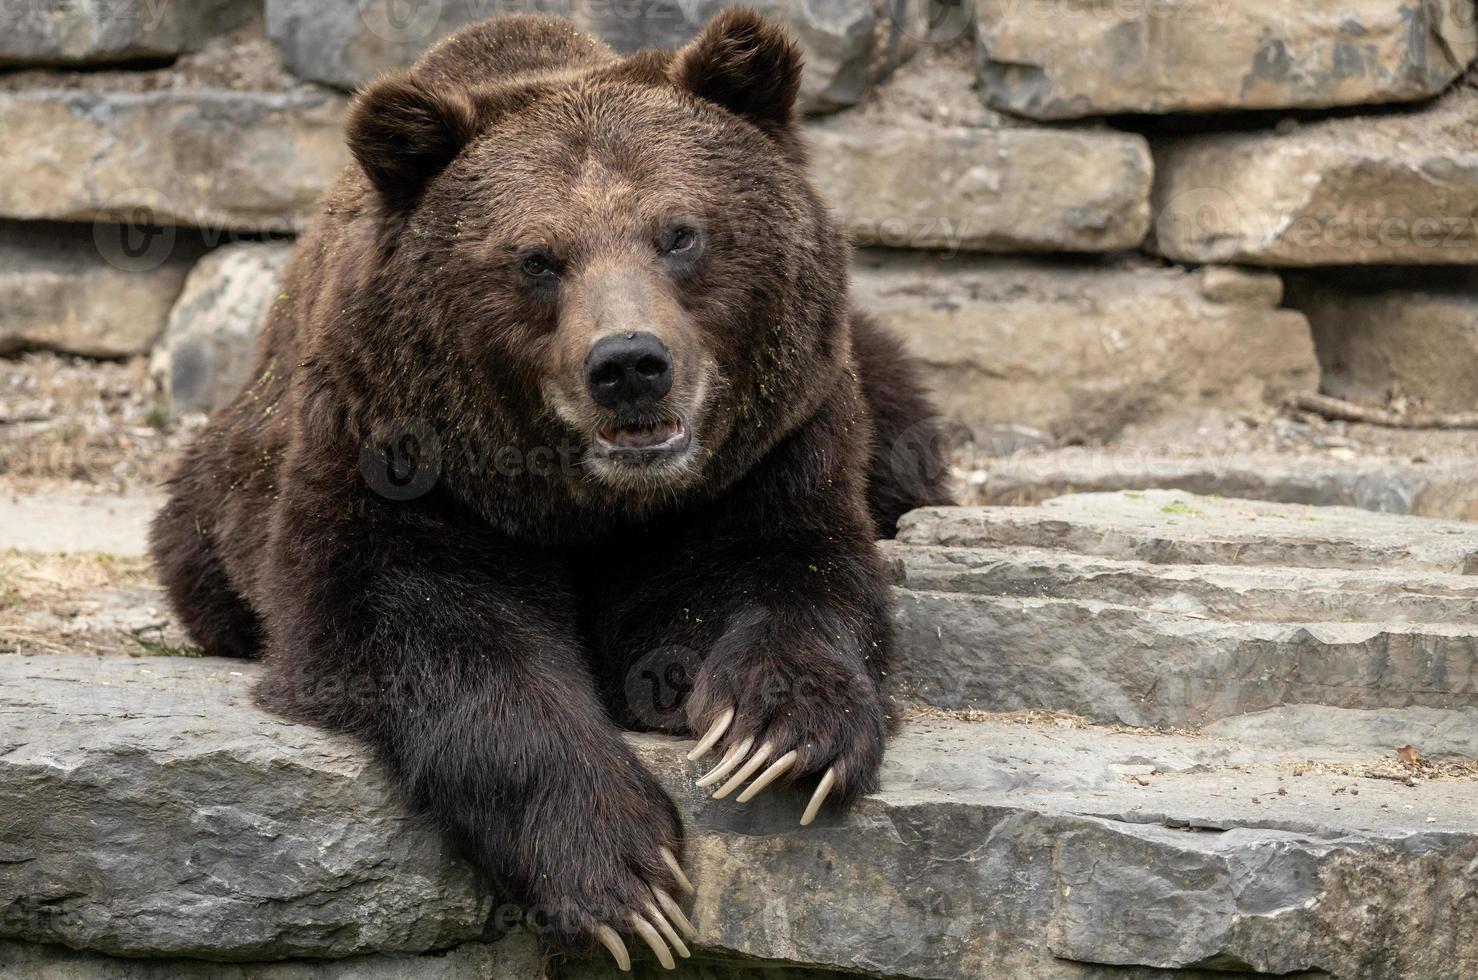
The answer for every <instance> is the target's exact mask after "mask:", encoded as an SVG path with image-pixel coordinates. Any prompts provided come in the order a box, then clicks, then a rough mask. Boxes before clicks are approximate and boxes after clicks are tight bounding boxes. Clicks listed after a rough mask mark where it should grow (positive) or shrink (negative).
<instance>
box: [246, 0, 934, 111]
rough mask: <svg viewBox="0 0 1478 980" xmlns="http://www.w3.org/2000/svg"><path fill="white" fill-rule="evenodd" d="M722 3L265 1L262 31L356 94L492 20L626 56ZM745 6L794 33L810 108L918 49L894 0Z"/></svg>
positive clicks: (853, 94) (310, 70)
mask: <svg viewBox="0 0 1478 980" xmlns="http://www.w3.org/2000/svg"><path fill="white" fill-rule="evenodd" d="M724 6H725V3H724V2H723V0H646V2H642V3H595V4H589V3H575V2H571V0H500V2H492V3H489V2H479V3H425V4H420V5H418V6H414V7H408V6H402V5H399V4H397V3H396V2H395V0H367V2H361V0H267V31H268V33H269V34H270V35H271V36H272V39H273V40H274V41H275V42H276V43H277V45H278V47H279V48H280V49H281V51H282V55H283V60H284V61H285V62H286V63H287V66H288V68H289V69H291V70H292V71H293V73H294V74H296V75H298V76H300V77H302V78H307V79H311V80H313V81H318V82H326V83H328V84H330V85H336V86H339V87H341V88H355V87H358V86H359V85H361V84H363V83H364V82H366V81H368V80H369V79H371V78H373V77H375V76H376V75H378V74H380V73H381V72H385V71H389V70H392V69H395V68H400V67H403V66H405V65H408V64H410V63H411V62H413V61H415V59H416V58H417V57H419V56H420V54H421V53H422V52H424V51H425V50H426V49H428V48H430V47H431V46H432V45H433V44H434V43H435V42H436V41H438V40H440V39H441V38H443V37H445V36H446V35H448V34H450V33H451V32H452V31H454V30H456V29H457V28H458V27H461V26H463V25H464V24H468V23H471V22H472V21H475V20H480V19H482V18H483V17H486V16H489V15H491V14H496V13H516V12H527V11H540V12H546V13H555V14H560V15H563V16H566V17H569V18H571V20H572V21H574V23H575V25H576V26H577V27H579V28H580V29H582V30H586V31H589V32H590V33H592V34H595V35H596V36H597V37H600V38H603V39H604V40H606V41H607V42H608V43H610V44H611V46H612V47H614V48H615V49H616V50H618V51H621V52H624V53H630V52H632V51H636V50H637V49H639V48H643V47H652V46H656V45H660V46H670V45H677V44H681V43H683V42H684V41H687V40H689V39H690V38H692V37H693V36H694V35H695V34H697V33H698V31H699V30H700V29H701V28H702V27H703V25H704V24H705V23H707V22H708V19H709V18H710V17H711V16H713V14H715V13H716V12H718V11H719V10H721V9H722V8H723V7H724ZM750 6H752V7H754V8H756V9H758V10H760V11H761V12H763V13H767V14H771V15H773V16H775V17H777V18H779V19H780V20H781V21H783V22H784V23H785V24H786V25H787V26H789V27H790V29H791V30H792V31H794V32H795V34H796V38H797V40H799V41H800V43H801V46H802V48H803V49H804V51H805V55H806V75H805V78H804V80H803V82H802V88H801V99H802V104H803V105H804V106H805V107H806V108H807V109H811V110H826V109H835V108H839V107H841V106H847V105H852V104H854V103H856V102H857V101H858V100H860V99H861V98H862V96H863V95H864V93H865V92H866V91H867V87H868V85H869V83H870V81H871V80H872V79H873V78H874V77H875V76H876V75H877V74H879V73H880V72H881V71H885V70H886V69H887V68H889V67H891V66H892V65H893V64H896V63H897V62H898V61H900V60H901V59H902V58H904V57H906V56H907V54H909V53H910V52H911V51H912V50H913V48H915V47H916V46H917V44H918V41H919V40H920V39H921V37H922V34H923V31H924V23H923V21H922V19H921V7H920V5H918V4H914V3H906V2H901V0H878V2H875V3H873V2H862V3H810V2H799V0H760V2H757V3H752V4H750Z"/></svg>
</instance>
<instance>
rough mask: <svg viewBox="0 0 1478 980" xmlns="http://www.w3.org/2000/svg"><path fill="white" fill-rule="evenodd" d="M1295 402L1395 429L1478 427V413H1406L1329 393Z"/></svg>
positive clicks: (1332, 416)
mask: <svg viewBox="0 0 1478 980" xmlns="http://www.w3.org/2000/svg"><path fill="white" fill-rule="evenodd" d="M1293 404H1294V406H1295V407H1297V408H1301V409H1303V410H1304V411H1306V412H1314V413H1315V414H1318V415H1322V416H1324V417H1325V418H1327V419H1338V420H1340V421H1343V422H1368V423H1370V424H1371V425H1384V426H1386V427H1388V428H1392V429H1478V412H1453V413H1450V414H1436V413H1431V412H1411V413H1409V414H1403V413H1399V412H1392V411H1388V410H1387V409H1384V408H1374V407H1371V406H1369V405H1360V404H1357V403H1355V402H1349V401H1345V400H1344V399H1343V398H1332V397H1330V396H1329V395H1315V394H1302V395H1295V396H1294V398H1293Z"/></svg>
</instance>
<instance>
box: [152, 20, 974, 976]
mask: <svg viewBox="0 0 1478 980" xmlns="http://www.w3.org/2000/svg"><path fill="white" fill-rule="evenodd" d="M799 73H800V57H799V53H798V51H797V49H796V48H795V46H794V44H793V43H792V42H791V41H790V40H789V38H788V37H787V36H786V35H785V34H784V33H783V32H782V31H780V30H779V29H778V28H776V27H774V26H773V25H771V24H769V23H768V22H766V21H764V20H763V19H761V18H760V17H758V16H757V15H754V14H752V13H748V12H745V11H730V12H727V13H725V14H722V15H720V16H719V17H718V18H716V19H715V21H714V22H713V23H712V24H710V25H709V27H708V28H707V30H706V31H705V32H704V34H703V35H702V36H701V37H700V38H699V39H697V40H696V41H694V42H693V43H692V44H690V45H688V46H687V47H685V48H683V49H681V50H680V51H677V52H670V51H652V52H643V53H641V54H638V55H636V56H634V57H632V58H630V59H625V60H622V59H619V58H617V57H616V56H615V55H614V54H612V53H611V52H610V51H609V49H607V48H605V46H604V45H602V44H600V43H599V42H596V41H593V40H591V39H590V38H588V37H585V36H583V35H581V34H579V33H578V32H575V31H574V30H573V29H572V28H571V27H570V26H569V25H568V24H567V23H565V22H563V21H560V20H557V19H552V18H537V17H514V18H504V19H495V20H490V21H485V22H482V23H480V24H475V25H472V26H470V27H468V28H465V29H464V30H463V31H461V32H459V33H458V34H457V35H455V36H454V37H453V38H451V39H449V40H448V41H446V42H444V43H443V44H441V45H440V46H438V47H437V48H436V49H434V50H433V51H432V52H431V53H429V54H428V55H427V56H426V57H425V58H424V59H423V60H422V61H421V63H420V64H418V65H417V66H416V67H414V68H412V69H410V70H409V71H406V72H402V73H399V74H396V75H392V76H388V77H386V78H384V79H382V80H380V81H379V82H377V83H375V84H373V85H371V86H369V87H368V88H367V89H366V90H365V91H364V92H363V93H362V94H361V95H360V96H359V98H358V100H357V102H356V105H355V109H354V112H353V115H352V118H351V120H350V123H349V127H348V132H349V139H350V144H351V148H352V149H353V151H354V154H355V157H356V159H357V161H358V166H357V167H354V168H351V169H350V170H349V171H348V172H346V173H345V175H344V176H343V178H342V179H341V180H340V181H339V183H338V185H337V186H336V187H335V188H334V189H333V190H332V191H331V192H330V194H329V195H328V196H327V198H326V200H325V202H324V204H323V210H322V213H321V215H320V216H319V217H318V219H317V220H316V221H315V222H314V224H313V226H312V227H311V229H310V230H309V231H308V233H307V234H306V235H305V236H304V237H303V239H302V241H301V244H300V247H299V252H298V255H297V256H296V258H295V259H294V261H293V263H292V265H291V267H290V269H289V271H288V275H287V279H286V283H285V286H284V290H283V295H282V296H281V297H280V299H279V301H278V303H277V305H276V306H275V308H274V310H273V315H272V318H271V321H270V323H269V325H268V327H267V329H266V331H265V334H264V336H263V337H262V340H261V346H260V350H259V355H258V365H257V371H256V375H255V380H254V381H253V382H252V383H251V384H249V385H248V386H247V388H246V389H245V390H244V391H243V392H242V393H241V394H240V396H238V397H237V398H236V400H235V401H234V402H232V403H231V405H230V406H228V407H227V408H225V409H224V410H222V411H221V412H220V413H219V414H218V415H217V416H216V417H215V418H213V419H212V421H211V423H210V425H209V427H208V428H207V429H206V430H205V432H204V433H203V434H202V436H201V437H200V438H199V439H198V441H197V442H196V443H195V444H194V445H193V446H192V447H191V449H190V450H189V452H188V453H187V455H186V458H185V459H184V461H183V463H182V465H181V467H180V469H179V472H178V474H177V475H176V477H175V479H174V481H173V484H172V493H171V498H170V501H169V503H168V504H167V506H166V507H165V509H164V510H163V511H162V512H161V514H160V515H159V517H158V519H157V520H156V522H155V525H154V530H153V546H154V553H155V555H156V557H157V560H158V564H159V567H160V570H161V574H162V575H163V577H164V580H165V583H166V585H167V587H168V589H169V591H170V596H171V599H172V601H173V602H174V604H175V606H176V608H177V609H178V610H179V613H180V615H181V616H182V618H183V619H184V621H185V623H186V625H187V626H188V628H189V629H190V631H191V632H192V634H193V635H194V636H195V638H196V639H197V640H198V641H199V642H200V644H201V645H202V646H203V647H204V648H205V649H206V650H207V652H209V653H212V654H219V655H226V656H255V655H261V656H262V657H263V658H264V660H265V663H266V675H265V680H264V682H263V684H262V686H261V689H260V696H261V698H262V700H263V702H264V703H265V704H267V705H268V706H269V707H271V708H273V709H274V710H277V711H279V712H281V713H283V714H285V715H287V716H289V717H293V718H297V719H301V720H304V721H307V722H310V723H313V724H316V725H320V726H323V727H326V728H329V729H333V730H337V731H344V732H349V733H352V734H354V735H356V736H358V737H360V738H361V739H363V740H364V741H365V742H366V743H367V744H368V745H369V746H371V747H372V748H373V749H374V750H375V751H376V753H377V754H378V756H379V757H380V758H381V759H382V760H383V761H384V762H385V763H386V764H387V765H388V766H389V768H390V769H391V771H392V772H393V773H394V774H395V776H396V777H397V779H398V780H399V781H400V783H401V784H402V785H403V787H404V788H405V790H406V792H407V794H408V795H409V797H410V798H411V799H412V800H413V801H414V802H415V803H417V804H418V805H420V806H422V807H424V808H425V809H426V810H427V811H428V812H429V813H430V814H431V815H433V816H434V817H435V818H436V819H437V820H438V821H439V822H440V823H441V824H442V826H443V827H444V828H445V829H446V831H447V832H448V833H449V834H450V835H451V836H452V837H453V838H454V839H455V840H457V841H459V842H460V843H462V844H463V845H464V846H466V847H467V848H469V850H470V852H471V854H472V855H473V856H474V857H475V858H476V859H477V860H478V861H479V862H480V863H481V865H482V866H483V867H484V868H486V869H487V870H488V871H489V872H490V873H491V874H493V875H494V876H496V878H497V879H498V880H500V881H501V882H502V883H503V885H504V886H505V887H506V888H507V889H508V890H509V892H510V893H511V895H512V896H513V897H514V898H515V899H516V900H517V901H519V902H520V903H522V904H523V905H524V906H525V907H526V908H528V909H530V910H531V912H532V914H534V916H535V918H536V920H537V921H538V924H539V925H541V926H542V927H543V928H545V929H546V930H547V932H548V935H549V936H550V938H551V939H552V940H554V941H556V942H560V943H564V944H567V945H572V946H575V947H579V948H589V947H590V946H591V940H592V933H593V929H594V927H595V925H596V924H597V923H599V922H610V923H612V924H613V925H615V926H616V927H617V928H618V929H619V930H622V931H625V930H626V929H627V928H628V925H629V915H630V913H631V912H632V911H634V910H641V909H643V908H644V907H645V902H646V896H647V895H648V894H649V893H648V892H647V891H646V889H647V887H649V886H651V885H655V886H658V887H665V888H668V889H669V890H671V889H672V887H673V884H674V882H673V879H672V876H671V874H670V872H669V871H668V870H667V868H666V867H665V866H664V865H663V863H662V861H661V858H660V854H659V851H658V848H659V847H662V846H667V847H670V848H672V849H673V850H674V851H677V852H679V853H680V852H681V827H680V825H679V821H678V818H677V814H676V810H675V809H674V807H673V806H672V803H671V801H670V800H668V798H667V797H666V795H665V794H664V793H663V792H662V791H661V789H660V788H659V787H658V786H657V784H656V782H655V781H654V780H653V779H652V778H651V776H650V775H649V774H648V773H646V772H645V770H643V769H642V767H641V766H640V765H639V764H638V763H637V762H636V760H635V758H634V757H633V756H632V755H631V754H630V752H629V750H628V749H627V747H626V744H625V743H624V741H623V740H622V739H621V737H620V735H619V731H618V728H617V725H616V723H615V722H617V721H618V722H620V723H621V724H622V725H626V726H629V727H655V728H660V729H666V730H674V731H682V730H687V729H691V730H692V731H702V730H704V729H706V728H707V726H708V725H709V724H710V722H711V721H712V719H713V718H714V717H716V716H717V714H718V713H719V712H720V711H722V710H723V709H724V708H725V707H727V706H730V705H738V706H739V708H740V711H739V717H738V719H737V721H736V723H735V725H734V727H733V730H732V731H731V733H730V735H729V736H728V739H727V742H726V744H727V743H732V742H734V741H737V740H738V739H740V738H744V737H749V736H753V737H755V738H757V739H769V740H771V741H773V742H774V743H775V744H776V746H777V753H776V754H777V755H778V754H779V753H780V752H783V751H785V750H786V749H788V748H792V747H794V748H796V749H797V750H798V752H799V753H800V763H799V765H798V766H797V767H796V768H795V770H794V771H793V772H792V773H791V776H790V779H791V781H797V780H798V781H800V782H802V783H803V784H805V785H808V786H809V785H810V784H812V783H814V781H815V779H816V777H817V776H818V775H819V774H820V773H821V772H823V771H824V770H825V769H826V768H827V767H828V766H835V767H836V768H837V770H838V772H839V774H840V777H841V792H840V798H842V799H847V798H851V797H854V796H855V795H857V794H858V793H861V792H865V791H867V790H868V789H870V788H872V787H873V786H874V785H875V784H876V778H877V770H878V766H879V763H880V760H881V757H882V749H883V739H884V735H885V731H886V727H887V725H886V719H885V711H884V701H883V696H882V691H881V681H882V678H883V675H884V670H885V667H886V665H887V663H888V657H889V650H890V646H891V638H890V630H889V625H888V624H889V611H888V588H887V583H886V578H885V575H884V573H883V570H882V568H881V565H880V562H879V559H878V556H877V554H876V551H875V549H874V546H873V539H874V537H875V534H876V533H877V532H878V531H882V532H883V533H891V531H892V528H893V524H894V522H895V521H896V519H897V517H898V515H899V514H901V513H902V512H903V511H904V510H906V509H909V508H911V507H913V506H917V505H921V504H931V503H940V502H944V501H945V499H946V497H945V494H944V492H943V490H942V489H941V486H942V483H941V477H942V463H941V458H940V452H939V446H938V439H937V432H936V431H935V430H934V429H933V427H932V424H931V423H930V422H929V420H928V419H929V415H930V410H929V408H928V405H927V403H926V402H925V401H924V399H923V396H922V395H921V393H920V390H919V387H918V384H917V382H916V380H915V379H914V377H913V375H912V373H911V368H910V367H909V365H908V363H907V361H906V359H904V358H903V357H902V356H901V353H900V352H899V350H898V347H897V344H896V342H894V341H893V340H892V339H891V338H888V337H886V336H885V335H884V334H883V333H882V332H881V331H880V330H879V329H878V328H877V327H876V326H874V325H873V324H872V323H871V322H870V321H868V320H867V319H866V318H864V317H862V316H859V315H857V314H856V313H854V312H853V311H852V310H851V308H850V306H849V302H848V297H847V270H846V265H847V248H846V245H845V243H844V241H843V239H842V236H841V235H840V234H839V233H838V231H837V229H836V227H835V226H834V224H833V222H832V220H831V218H830V216H829V214H828V212H827V209H826V207H825V206H824V204H823V203H822V201H821V200H820V198H819V197H818V196H817V194H816V192H815V191H814V190H813V189H812V187H811V185H810V183H809V180H808V178H807V175H806V170H805V164H804V154H803V150H802V147H801V141H800V138H799V136H798V133H797V130H796V126H795V123H794V119H793V113H794V100H795V95H796V91H797V87H798V84H799ZM688 231H691V232H692V233H693V235H692V237H691V239H689V238H685V237H683V234H685V233H686V232H688ZM679 232H682V233H683V234H679ZM683 241H691V242H693V243H695V244H694V246H693V247H692V248H690V249H682V250H680V249H678V248H677V247H676V246H675V245H674V244H673V243H676V242H683ZM543 269H548V270H550V271H549V272H548V273H547V274H546V273H544V272H537V273H536V272H531V271H530V270H543ZM638 331H640V332H647V333H652V334H654V335H655V336H657V337H658V338H659V339H660V340H662V341H663V342H664V343H665V345H666V347H667V349H668V350H669V351H670V352H671V355H672V362H673V364H672V374H673V385H672V390H671V392H670V393H669V394H668V395H667V396H666V397H665V398H664V399H663V400H662V402H661V403H660V404H658V405H656V406H655V407H652V408H651V409H650V410H643V413H638V414H640V415H641V417H635V416H633V417H626V416H620V413H619V412H614V413H613V410H607V409H603V408H601V407H600V406H598V405H597V404H595V403H594V402H593V401H592V400H591V399H590V397H589V395H588V394H587V393H586V391H585V389H584V386H583V384H584V383H583V380H582V379H583V377H584V375H583V368H582V358H584V357H585V356H586V352H587V351H589V349H590V347H591V345H592V344H593V343H594V342H595V341H596V340H598V339H601V338H603V337H608V336H616V335H621V334H629V333H633V332H638ZM618 416H619V417H618ZM648 416H650V417H648ZM677 418H681V419H683V420H685V423H686V425H687V427H688V429H689V430H690V431H691V434H692V439H693V442H692V448H691V451H690V452H688V453H687V454H686V455H684V456H681V457H678V456H676V455H674V456H672V457H671V458H669V457H666V456H664V457H662V459H661V460H660V461H659V462H655V463H652V464H651V465H645V464H644V465H628V464H626V463H621V462H616V461H614V460H612V459H598V458H596V457H595V456H594V455H593V454H592V453H593V450H592V445H593V443H592V440H593V439H594V433H595V432H597V431H600V430H601V429H602V427H610V426H617V427H621V428H622V429H623V431H624V429H625V428H626V427H630V426H651V425H658V424H661V425H668V424H676V423H675V422H674V421H673V420H674V419H677ZM648 682H651V683H652V684H654V685H656V687H658V688H661V689H662V691H663V692H664V693H663V697H662V698H657V699H656V700H651V701H649V700H647V699H646V696H645V695H644V694H642V693H640V692H642V691H644V690H645V688H644V687H643V686H642V685H643V684H646V683H648ZM634 691H636V692H638V693H635V694H634V693H633V692H634ZM658 702H661V703H660V704H659V703H658ZM659 708H660V709H661V710H658V709H659ZM668 709H672V710H670V711H669V710H668ZM654 712H655V713H654ZM664 712H666V713H664ZM613 719H614V721H613ZM796 805H797V806H799V805H800V803H799V801H797V803H796Z"/></svg>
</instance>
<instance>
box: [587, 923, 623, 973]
mask: <svg viewBox="0 0 1478 980" xmlns="http://www.w3.org/2000/svg"><path fill="white" fill-rule="evenodd" d="M595 938H596V939H599V940H600V944H601V945H602V946H604V947H605V948H606V949H608V950H610V951H611V958H612V959H614V960H615V961H616V968H617V969H619V970H620V971H621V972H622V973H630V972H631V954H630V953H628V952H626V944H625V943H623V942H622V941H621V937H620V936H618V935H616V930H615V929H612V928H611V927H610V926H597V927H596V930H595Z"/></svg>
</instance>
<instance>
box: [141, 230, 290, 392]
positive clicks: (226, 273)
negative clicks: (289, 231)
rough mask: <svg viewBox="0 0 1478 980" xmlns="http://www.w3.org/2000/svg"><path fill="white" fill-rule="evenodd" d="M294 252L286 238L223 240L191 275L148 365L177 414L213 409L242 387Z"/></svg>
mask: <svg viewBox="0 0 1478 980" xmlns="http://www.w3.org/2000/svg"><path fill="white" fill-rule="evenodd" d="M292 253H293V247H292V246H291V245H289V244H286V243H278V242H252V243H242V244H239V245H228V246H226V247H224V248H220V249H217V250H216V251H214V252H212V253H211V254H210V255H208V256H206V257H205V258H204V259H203V260H201V261H200V263H199V264H197V265H196V266H195V268H194V269H193V270H192V271H191V272H190V278H189V279H188V280H187V281H186V282H185V288H184V291H183V292H182V293H181V294H180V298H179V300H178V302H176V303H175V305H174V309H173V310H172V311H171V312H170V315H169V324H168V326H167V327H166V329H165V331H164V335H163V336H162V337H161V338H160V339H159V343H158V344H156V345H155V347H154V353H153V355H152V357H151V358H150V362H149V370H150V373H151V374H152V375H153V376H154V377H155V378H156V379H157V380H158V383H159V385H160V390H161V391H162V392H163V393H164V396H165V398H166V399H167V400H168V402H169V405H170V408H171V410H172V411H173V412H174V413H175V414H180V413H183V412H211V411H214V410H215V409H217V408H220V407H221V406H223V405H225V404H226V403H227V402H228V401H230V400H231V399H232V398H233V397H234V396H235V395H236V393H237V392H238V391H240V390H241V386H242V385H243V384H245V383H246V380H247V378H248V376H249V375H250V373H251V365H252V351H253V349H254V347H255V346H256V339H257V334H258V333H259V332H260V331H261V329H262V326H263V325H264V324H265V323H266V320H267V314H268V312H269V311H270V310H271V309H272V304H273V302H275V301H276V298H277V294H278V284H279V283H280V282H281V280H282V273H283V270H284V269H285V268H286V267H287V262H288V259H290V258H291V257H292Z"/></svg>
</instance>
